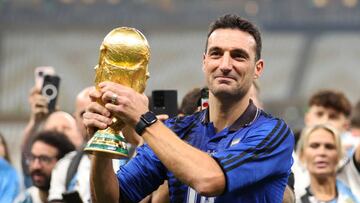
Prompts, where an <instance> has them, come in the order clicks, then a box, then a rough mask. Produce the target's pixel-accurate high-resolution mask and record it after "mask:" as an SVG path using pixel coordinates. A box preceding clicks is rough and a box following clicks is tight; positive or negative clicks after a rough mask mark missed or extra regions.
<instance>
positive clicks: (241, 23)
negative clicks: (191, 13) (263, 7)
mask: <svg viewBox="0 0 360 203" xmlns="http://www.w3.org/2000/svg"><path fill="white" fill-rule="evenodd" d="M227 28H229V29H238V30H241V31H244V32H247V33H249V34H250V35H251V36H252V37H253V38H254V39H255V42H256V48H255V60H259V59H260V58H261V47H262V43H261V34H260V31H259V29H258V28H257V27H256V26H255V25H254V24H253V23H251V22H250V21H248V20H246V19H244V18H241V17H239V16H237V15H234V14H226V15H223V16H221V17H220V18H218V19H217V20H215V21H214V22H213V23H211V25H210V27H209V32H208V35H207V39H206V45H205V52H206V51H207V46H208V40H209V37H210V35H211V33H213V32H214V31H215V30H217V29H227Z"/></svg>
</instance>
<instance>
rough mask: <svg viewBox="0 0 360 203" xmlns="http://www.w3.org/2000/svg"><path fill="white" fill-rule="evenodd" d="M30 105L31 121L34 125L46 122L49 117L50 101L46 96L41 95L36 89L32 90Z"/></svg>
mask: <svg viewBox="0 0 360 203" xmlns="http://www.w3.org/2000/svg"><path fill="white" fill-rule="evenodd" d="M29 103H30V106H31V115H30V119H31V120H33V121H34V123H39V122H41V121H44V120H45V119H46V118H47V116H48V115H49V109H48V100H47V98H46V97H45V96H43V95H41V93H40V90H39V89H37V88H36V87H33V88H32V89H31V90H30V96H29Z"/></svg>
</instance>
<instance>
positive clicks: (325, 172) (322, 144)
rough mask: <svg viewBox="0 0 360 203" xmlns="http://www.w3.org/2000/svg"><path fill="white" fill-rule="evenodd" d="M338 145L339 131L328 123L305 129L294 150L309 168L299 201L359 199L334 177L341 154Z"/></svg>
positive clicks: (317, 202)
mask: <svg viewBox="0 0 360 203" xmlns="http://www.w3.org/2000/svg"><path fill="white" fill-rule="evenodd" d="M341 146H342V145H341V140H340V136H339V134H338V132H337V131H336V130H335V129H333V128H332V127H331V126H329V125H323V124H321V125H315V126H313V127H308V128H305V129H304V131H303V133H302V135H301V138H300V141H299V143H298V149H297V153H298V156H299V159H300V161H301V162H302V164H303V165H304V166H305V167H306V168H307V170H308V172H309V175H310V185H309V186H308V187H307V188H306V193H305V194H304V195H302V196H301V198H300V199H299V200H298V202H301V203H320V202H324V203H325V202H326V203H337V202H339V203H341V202H348V203H351V202H354V203H358V202H359V201H358V199H357V198H356V197H355V195H354V194H353V193H352V191H351V189H350V188H349V187H348V186H347V185H346V184H345V183H344V182H342V181H340V180H338V179H337V178H336V175H337V169H338V163H339V161H340V160H341V158H342V157H343V155H344V152H343V150H342V147H341Z"/></svg>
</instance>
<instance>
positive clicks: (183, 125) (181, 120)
mask: <svg viewBox="0 0 360 203" xmlns="http://www.w3.org/2000/svg"><path fill="white" fill-rule="evenodd" d="M204 116H205V111H200V112H196V113H194V114H192V115H188V116H177V117H173V118H170V119H168V120H166V121H165V125H166V126H167V127H168V128H170V129H171V130H172V131H173V132H175V133H176V134H178V135H180V134H181V132H183V131H186V130H188V129H190V128H193V127H195V126H197V125H198V124H200V123H201V122H202V120H203V119H204Z"/></svg>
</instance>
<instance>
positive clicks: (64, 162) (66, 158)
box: [53, 151, 76, 172]
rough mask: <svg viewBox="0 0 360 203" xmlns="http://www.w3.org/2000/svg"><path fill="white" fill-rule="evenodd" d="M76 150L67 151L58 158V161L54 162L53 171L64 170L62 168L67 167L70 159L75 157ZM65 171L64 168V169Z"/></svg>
mask: <svg viewBox="0 0 360 203" xmlns="http://www.w3.org/2000/svg"><path fill="white" fill-rule="evenodd" d="M75 155H76V151H71V152H69V153H67V154H66V155H65V156H64V157H63V158H61V159H59V161H58V162H57V163H56V165H55V168H54V169H53V172H54V171H58V170H60V171H64V169H66V168H68V167H69V165H70V162H71V160H72V159H73V158H74V157H75ZM65 171H66V170H65Z"/></svg>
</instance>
